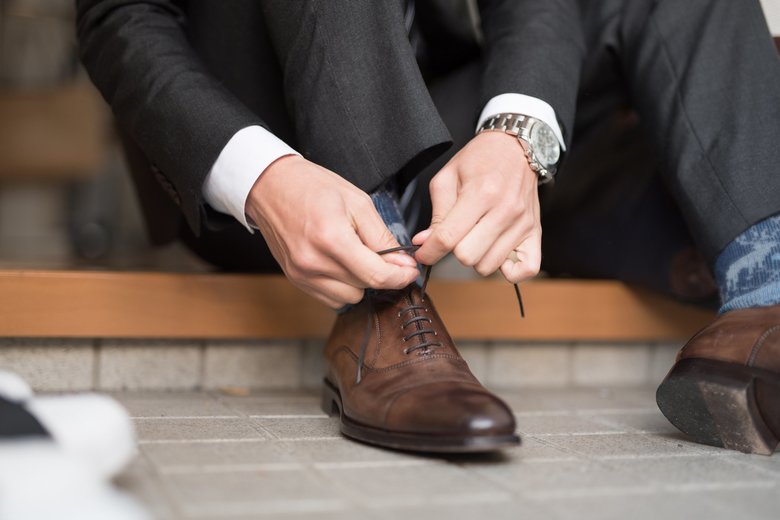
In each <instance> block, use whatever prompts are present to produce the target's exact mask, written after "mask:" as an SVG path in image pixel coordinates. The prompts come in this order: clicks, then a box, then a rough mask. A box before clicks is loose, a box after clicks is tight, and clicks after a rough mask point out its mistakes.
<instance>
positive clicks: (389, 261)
mask: <svg viewBox="0 0 780 520" xmlns="http://www.w3.org/2000/svg"><path fill="white" fill-rule="evenodd" d="M369 204H370V206H365V205H364V206H363V208H362V211H360V214H359V215H354V216H353V217H352V218H353V225H354V227H355V232H353V233H351V234H348V235H347V236H345V237H344V241H343V242H342V243H341V244H340V247H339V248H337V249H336V250H334V258H335V259H336V260H337V261H338V262H339V263H340V264H341V265H342V266H344V268H345V269H346V270H347V271H348V272H349V273H351V274H352V275H353V276H354V277H355V278H357V279H358V280H359V281H360V283H361V286H362V287H371V288H372V289H401V288H403V287H406V286H407V285H409V284H410V283H412V282H413V281H414V280H415V278H417V276H418V275H419V272H418V271H417V262H415V260H414V258H412V257H411V256H409V255H407V254H406V253H400V252H399V253H390V254H388V255H378V254H376V252H377V251H383V250H385V249H391V248H394V247H398V246H399V244H398V241H397V240H396V239H395V237H393V234H392V233H391V232H390V230H389V229H388V228H387V225H386V224H385V223H384V222H383V221H382V218H381V217H380V216H379V214H378V213H377V211H376V209H375V208H374V206H373V204H372V203H371V202H370V199H369Z"/></svg>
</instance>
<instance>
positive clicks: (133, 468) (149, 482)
mask: <svg viewBox="0 0 780 520" xmlns="http://www.w3.org/2000/svg"><path fill="white" fill-rule="evenodd" d="M114 483H115V484H116V485H117V487H119V488H120V489H122V490H125V491H127V492H128V493H130V494H131V495H133V496H134V497H136V498H137V499H138V500H139V501H140V502H141V503H142V504H143V506H144V508H145V509H146V510H147V511H148V513H149V514H150V515H151V516H152V517H153V518H155V519H174V518H176V517H177V516H178V515H177V514H176V511H175V509H174V507H173V504H172V502H171V500H170V499H169V497H168V496H167V494H166V492H165V484H164V482H163V479H162V478H160V476H159V475H157V473H156V471H155V470H154V468H153V467H152V465H151V464H150V463H149V462H148V461H147V460H146V458H145V457H143V456H139V457H136V459H135V460H134V461H133V462H132V463H131V464H130V465H129V466H128V467H127V468H125V470H124V471H122V473H120V474H119V475H118V476H117V477H116V478H115V479H114Z"/></svg>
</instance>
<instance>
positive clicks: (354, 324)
mask: <svg viewBox="0 0 780 520" xmlns="http://www.w3.org/2000/svg"><path fill="white" fill-rule="evenodd" d="M325 358H326V360H327V364H328V373H327V376H326V379H325V383H324V384H325V386H324V391H323V409H324V411H325V412H326V413H328V414H336V413H338V414H339V416H340V420H341V431H342V433H343V434H344V435H346V436H347V437H351V438H353V439H357V440H360V441H363V442H367V443H370V444H376V445H379V446H384V447H389V448H396V449H403V450H410V451H422V452H443V453H459V452H481V451H492V450H497V449H501V448H505V447H510V446H515V445H517V444H519V442H520V439H519V437H517V436H516V435H515V420H514V416H513V415H512V411H511V410H510V409H509V407H508V406H507V405H506V404H505V403H504V402H503V401H501V399H499V398H498V397H496V396H495V395H493V394H492V393H490V392H489V391H488V390H487V389H485V387H483V386H482V385H481V384H480V382H479V381H477V379H476V378H475V377H474V375H473V374H472V373H471V371H470V370H469V368H468V365H467V364H466V362H465V361H464V360H463V358H462V357H461V356H460V354H459V353H458V351H457V349H456V348H455V345H454V344H453V342H452V339H451V338H450V336H449V334H448V333H447V330H446V328H445V327H444V324H443V323H442V321H441V319H440V318H439V316H438V314H437V313H436V310H435V309H434V307H433V305H432V303H431V301H430V299H429V298H428V297H427V296H423V292H422V290H421V289H420V288H419V287H418V286H417V285H416V284H412V285H410V286H409V287H407V288H405V289H403V290H400V291H378V292H373V291H369V292H367V296H366V298H365V299H364V300H363V302H361V303H360V304H358V305H357V306H355V307H354V308H353V309H352V310H350V311H349V312H346V313H343V314H341V315H340V316H339V317H338V319H337V320H336V323H335V325H334V327H333V331H332V332H331V335H330V338H329V340H328V343H327V345H326V347H325Z"/></svg>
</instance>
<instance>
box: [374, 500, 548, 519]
mask: <svg viewBox="0 0 780 520" xmlns="http://www.w3.org/2000/svg"><path fill="white" fill-rule="evenodd" d="M382 517H383V518H386V519H393V520H395V519H397V518H401V517H403V518H406V519H409V520H413V519H424V520H475V519H478V518H489V519H490V520H518V519H522V518H534V519H554V518H556V514H555V513H554V512H553V511H552V509H551V508H550V507H549V506H547V505H546V504H542V503H535V502H530V501H524V502H522V501H517V500H506V499H504V498H503V497H502V498H501V499H498V500H490V499H488V500H482V501H479V500H478V501H476V502H463V501H459V500H453V499H447V501H446V502H443V503H433V504H425V505H403V504H402V505H399V506H396V507H392V508H391V509H388V510H386V511H384V512H383V516H382Z"/></svg>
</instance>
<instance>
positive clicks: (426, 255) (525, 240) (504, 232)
mask: <svg viewBox="0 0 780 520" xmlns="http://www.w3.org/2000/svg"><path fill="white" fill-rule="evenodd" d="M537 185H538V184H537V175H536V173H535V172H534V171H533V170H532V169H531V167H530V166H529V164H528V159H527V157H526V156H525V152H524V150H523V148H522V146H521V145H520V143H519V142H518V141H517V138H515V137H513V136H511V135H508V134H505V133H502V132H483V133H481V134H478V135H477V136H475V137H474V138H473V139H472V140H471V141H470V142H469V143H468V144H467V145H466V146H465V147H463V149H461V150H460V151H459V152H458V153H457V154H456V155H455V156H454V157H453V158H452V159H451V160H450V161H449V162H448V163H447V164H446V165H445V166H444V167H443V168H442V169H441V170H440V171H439V172H438V173H437V174H436V175H435V176H434V177H433V179H432V180H431V183H430V192H431V203H432V205H433V216H432V219H431V225H430V227H429V228H428V229H426V230H424V231H421V232H420V233H418V234H417V235H415V237H414V238H413V239H412V242H413V243H414V244H415V245H420V244H422V247H420V249H418V250H417V253H416V254H415V257H416V258H417V260H418V261H419V262H421V263H423V264H426V265H432V264H434V263H436V262H437V261H439V260H440V259H441V258H443V257H444V256H445V255H447V254H448V253H450V252H452V253H453V254H454V255H455V257H456V258H457V259H458V260H459V261H460V263H462V264H463V265H465V266H469V267H474V269H475V270H476V271H477V272H478V273H479V274H481V275H482V276H488V275H490V274H492V273H494V272H495V271H496V270H498V269H499V268H500V269H501V273H502V274H503V275H504V277H505V278H506V279H507V280H509V281H510V282H513V283H517V282H521V281H523V280H527V279H528V278H532V277H533V276H535V275H536V274H537V273H538V272H539V266H540V264H541V259H542V252H541V243H542V226H541V223H540V211H539V193H538V189H537ZM512 251H515V252H516V255H517V261H514V259H511V260H510V259H508V258H507V257H508V255H509V254H510V253H511V252H512ZM513 256H514V255H513Z"/></svg>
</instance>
